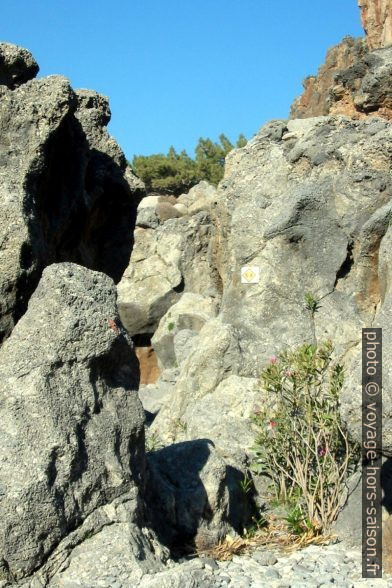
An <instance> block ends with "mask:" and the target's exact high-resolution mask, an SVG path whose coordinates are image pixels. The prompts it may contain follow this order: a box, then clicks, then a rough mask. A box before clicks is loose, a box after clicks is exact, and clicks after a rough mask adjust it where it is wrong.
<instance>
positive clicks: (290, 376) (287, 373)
mask: <svg viewBox="0 0 392 588" xmlns="http://www.w3.org/2000/svg"><path fill="white" fill-rule="evenodd" d="M286 376H287V377H288V378H293V377H294V376H295V372H293V371H292V370H288V371H287V372H286Z"/></svg>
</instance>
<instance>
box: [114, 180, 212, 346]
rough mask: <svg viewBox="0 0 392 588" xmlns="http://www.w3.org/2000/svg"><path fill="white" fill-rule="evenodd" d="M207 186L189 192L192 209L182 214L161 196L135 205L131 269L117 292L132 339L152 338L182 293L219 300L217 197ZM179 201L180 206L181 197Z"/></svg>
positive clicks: (121, 310) (120, 307)
mask: <svg viewBox="0 0 392 588" xmlns="http://www.w3.org/2000/svg"><path fill="white" fill-rule="evenodd" d="M206 186H208V184H207V185H206V183H205V182H202V183H201V184H200V185H199V187H198V186H195V187H194V188H193V189H192V190H193V192H192V191H191V192H192V194H191V197H190V198H191V200H190V201H189V202H190V203H191V204H192V205H195V207H194V208H192V206H191V204H190V203H189V202H188V204H189V206H185V204H183V206H184V209H186V211H187V212H186V214H184V215H183V213H182V212H180V211H179V210H178V209H177V208H176V206H177V204H176V205H172V204H170V203H167V202H162V198H161V197H157V196H148V197H147V198H146V199H143V200H142V201H141V202H140V205H139V208H138V214H137V228H136V230H135V244H134V249H133V252H132V256H131V260H130V264H129V266H128V268H127V269H126V271H125V272H124V275H123V277H122V279H121V281H120V283H119V284H118V288H117V290H118V305H119V312H120V316H121V320H122V321H123V323H124V325H125V327H126V328H127V330H128V332H129V333H130V334H131V335H132V336H133V335H137V334H141V333H149V334H152V333H154V332H155V331H156V329H157V327H158V324H159V321H160V320H161V318H162V317H163V316H164V315H165V314H166V312H167V311H168V310H169V308H170V307H171V306H173V304H175V303H176V302H177V301H178V300H179V299H180V297H181V295H182V293H183V292H193V293H195V294H203V295H205V296H209V297H212V298H216V299H217V300H219V298H220V288H221V284H220V277H219V272H218V271H217V267H216V262H215V261H214V258H215V252H216V247H217V243H216V240H215V236H214V235H215V229H214V227H215V223H214V210H213V207H214V206H215V204H216V200H214V199H213V198H212V194H214V196H216V192H215V189H214V188H212V187H211V186H208V189H207V188H206ZM206 192H207V195H208V197H207V196H206ZM181 199H183V200H181ZM179 201H181V202H183V201H184V202H185V197H184V198H183V197H182V196H181V197H180V198H179ZM181 202H179V204H181ZM196 203H198V204H197V206H196ZM163 205H165V206H166V208H165V210H163V209H162V206H163ZM168 208H170V211H169V210H168ZM176 217H178V218H176Z"/></svg>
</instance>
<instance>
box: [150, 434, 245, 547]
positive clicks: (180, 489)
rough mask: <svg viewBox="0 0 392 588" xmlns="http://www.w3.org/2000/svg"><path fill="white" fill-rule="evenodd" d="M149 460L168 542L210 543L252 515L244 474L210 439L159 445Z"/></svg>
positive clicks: (155, 505)
mask: <svg viewBox="0 0 392 588" xmlns="http://www.w3.org/2000/svg"><path fill="white" fill-rule="evenodd" d="M148 466H149V469H148V472H149V473H148V476H149V484H148V492H147V495H148V497H149V502H150V505H151V508H152V509H153V511H154V515H155V521H156V524H157V529H158V532H159V534H160V536H161V537H162V539H163V540H164V542H165V543H169V544H171V545H172V546H175V547H177V548H179V547H181V548H182V549H184V547H186V546H187V545H188V547H189V546H192V545H194V546H196V547H197V548H198V549H209V548H211V547H213V546H215V545H217V543H218V542H219V541H221V540H223V539H224V538H225V537H226V535H227V534H231V535H233V534H234V535H235V534H236V533H237V532H242V531H243V528H244V526H245V525H246V523H247V522H248V516H249V505H248V501H247V499H246V497H245V495H244V493H243V492H242V490H241V487H240V482H241V480H242V479H243V476H242V474H241V472H240V471H238V470H235V469H234V468H231V467H228V466H227V464H226V463H225V461H224V460H223V459H222V458H221V457H220V456H219V453H218V452H217V451H216V450H215V449H214V446H213V444H211V442H209V441H208V440H207V439H198V440H196V441H189V442H185V443H177V444H174V445H171V446H169V447H165V448H163V449H159V450H157V451H153V452H151V453H150V454H149V456H148Z"/></svg>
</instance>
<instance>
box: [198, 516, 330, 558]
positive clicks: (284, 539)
mask: <svg viewBox="0 0 392 588" xmlns="http://www.w3.org/2000/svg"><path fill="white" fill-rule="evenodd" d="M334 539H335V536H334V535H325V534H324V535H323V534H320V533H317V532H315V531H313V530H311V531H308V532H307V533H304V534H303V535H300V536H298V535H294V534H293V533H290V531H289V530H288V527H287V522H286V521H284V520H282V519H278V518H277V517H275V516H271V517H270V518H269V524H268V527H266V528H265V529H262V530H260V531H257V532H256V533H255V534H254V535H253V536H252V537H249V538H245V537H237V538H233V537H230V536H229V535H228V536H227V537H226V538H225V539H224V540H223V541H222V542H221V543H219V544H218V545H216V546H215V547H213V548H212V549H209V550H205V551H199V552H198V554H199V555H207V556H209V557H212V558H214V559H217V560H220V561H225V560H230V559H232V557H233V555H242V554H245V553H250V552H251V551H252V550H253V549H255V548H257V547H262V546H265V547H268V549H271V548H274V549H276V550H278V551H281V552H282V553H290V552H293V551H296V550H298V549H302V548H304V547H307V546H308V545H328V544H329V543H331V542H333V541H334Z"/></svg>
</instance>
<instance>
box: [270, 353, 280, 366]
mask: <svg viewBox="0 0 392 588" xmlns="http://www.w3.org/2000/svg"><path fill="white" fill-rule="evenodd" d="M277 362H278V358H277V357H276V355H273V356H272V357H270V363H272V364H273V365H275V364H276V363H277Z"/></svg>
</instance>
